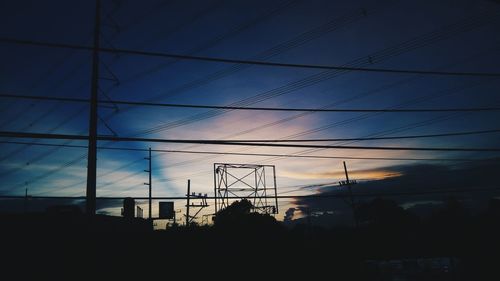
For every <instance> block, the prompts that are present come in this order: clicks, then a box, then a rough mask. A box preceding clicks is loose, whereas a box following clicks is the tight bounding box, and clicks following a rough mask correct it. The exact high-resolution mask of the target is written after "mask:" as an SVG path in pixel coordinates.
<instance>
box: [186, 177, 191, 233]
mask: <svg viewBox="0 0 500 281" xmlns="http://www.w3.org/2000/svg"><path fill="white" fill-rule="evenodd" d="M186 195H187V205H186V227H189V199H190V198H191V180H188V187H187V194H186Z"/></svg>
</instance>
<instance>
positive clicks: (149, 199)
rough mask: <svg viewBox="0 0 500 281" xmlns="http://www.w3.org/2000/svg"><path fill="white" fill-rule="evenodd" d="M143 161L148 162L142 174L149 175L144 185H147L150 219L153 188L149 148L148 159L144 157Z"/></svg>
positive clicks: (150, 215)
mask: <svg viewBox="0 0 500 281" xmlns="http://www.w3.org/2000/svg"><path fill="white" fill-rule="evenodd" d="M144 159H146V160H149V169H148V170H144V172H147V173H149V181H148V183H144V184H145V185H148V186H149V195H148V202H149V204H148V212H149V213H148V218H149V219H151V218H152V214H151V213H152V208H151V202H152V200H151V196H152V187H153V182H152V181H151V173H152V170H151V161H152V158H151V147H150V148H149V157H144Z"/></svg>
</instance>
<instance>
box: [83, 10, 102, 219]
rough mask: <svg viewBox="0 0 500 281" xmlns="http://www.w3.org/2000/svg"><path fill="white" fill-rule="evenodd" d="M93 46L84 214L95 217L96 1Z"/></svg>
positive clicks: (97, 84) (97, 32)
mask: <svg viewBox="0 0 500 281" xmlns="http://www.w3.org/2000/svg"><path fill="white" fill-rule="evenodd" d="M95 3H96V7H95V27H94V46H93V50H92V84H91V87H90V112H89V114H90V116H89V144H88V159H87V192H86V214H87V215H89V216H92V215H95V211H96V175H97V91H98V88H99V37H100V32H101V31H100V23H101V15H100V14H101V5H100V0H96V2H95Z"/></svg>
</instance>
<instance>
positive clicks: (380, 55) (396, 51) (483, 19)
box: [137, 13, 497, 135]
mask: <svg viewBox="0 0 500 281" xmlns="http://www.w3.org/2000/svg"><path fill="white" fill-rule="evenodd" d="M496 17H497V15H491V14H490V15H488V13H483V14H481V15H478V16H474V17H471V18H467V19H464V20H460V21H458V22H455V23H453V24H450V25H447V26H444V27H442V28H440V29H437V30H435V31H434V32H430V33H427V34H424V35H421V36H417V37H414V38H413V39H410V40H408V41H405V42H402V43H400V44H397V45H394V46H391V47H388V48H384V49H382V50H379V51H376V52H374V53H371V54H369V55H366V56H362V57H360V58H358V59H355V60H352V61H350V62H348V63H346V64H344V65H346V66H349V67H363V66H366V65H370V64H372V63H380V62H382V61H385V60H387V59H389V58H392V57H394V56H397V55H400V54H402V53H405V52H408V51H411V50H415V49H418V48H421V47H425V46H428V45H429V44H432V43H435V42H437V41H439V40H443V39H445V38H449V37H451V36H453V35H455V34H458V33H462V32H465V31H468V30H471V29H474V28H477V27H479V26H483V25H484V24H486V23H489V22H490V21H491V20H492V19H493V18H496ZM369 58H370V59H369ZM347 73H350V72H349V71H341V70H325V71H322V72H320V73H316V74H313V75H309V76H307V77H305V78H303V79H299V80H296V81H294V82H290V83H287V84H286V85H284V86H281V87H278V88H274V89H272V90H268V91H265V92H262V93H260V94H257V95H254V96H251V97H248V98H245V99H243V100H240V101H237V102H234V103H232V104H230V105H232V106H247V105H250V104H255V103H258V102H262V101H265V100H268V99H272V98H276V97H279V96H282V95H285V94H289V93H291V92H294V91H297V90H300V89H303V88H306V87H309V86H311V85H315V84H317V83H320V82H323V81H326V80H329V79H332V78H335V77H338V76H339V75H343V74H347ZM225 75H226V73H225V72H224V71H222V72H215V73H213V74H210V75H209V77H206V78H202V79H198V80H196V81H195V82H193V84H192V85H190V86H189V87H188V88H187V89H192V87H195V86H196V87H198V86H200V85H204V84H207V83H208V82H211V81H214V80H217V79H220V77H221V76H222V77H225ZM188 85H189V84H188ZM184 90H186V88H185V87H184V86H181V87H179V88H176V89H175V90H173V92H172V91H169V93H173V94H177V93H179V91H180V92H183V91H184ZM169 96H171V95H169ZM229 111H230V110H211V111H208V112H205V113H200V114H195V115H193V116H190V117H188V118H183V119H180V120H176V121H173V122H168V123H164V124H160V125H157V126H155V127H152V128H150V129H145V130H142V131H140V132H139V133H137V135H145V134H152V133H157V132H161V131H164V130H169V129H173V128H177V127H180V126H185V125H187V124H192V123H194V122H197V121H200V120H206V119H209V118H213V117H216V116H219V115H221V114H224V113H227V112H229Z"/></svg>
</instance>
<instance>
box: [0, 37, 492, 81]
mask: <svg viewBox="0 0 500 281" xmlns="http://www.w3.org/2000/svg"><path fill="white" fill-rule="evenodd" d="M0 42H3V43H12V44H21V45H32V46H42V47H52V48H65V49H76V50H85V51H91V50H93V47H90V46H82V45H74V44H66V43H52V42H43V41H33V40H21V39H13V38H0ZM98 50H99V51H100V52H107V53H121V54H129V55H142V56H150V57H163V58H173V59H182V60H196V61H206V62H219V63H230V64H248V65H258V66H274V67H287V68H307V69H322V70H341V71H362V72H380V73H395V74H420V75H440V76H473V77H497V78H498V77H500V73H492V72H453V71H428V70H409V69H389V68H365V67H349V66H332V65H313V64H294V63H279V62H267V61H256V60H238V59H227V58H216V57H205V56H192V55H180V54H171V53H163V52H151V51H141V50H132V49H121V48H103V47H101V48H99V49H98Z"/></svg>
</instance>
